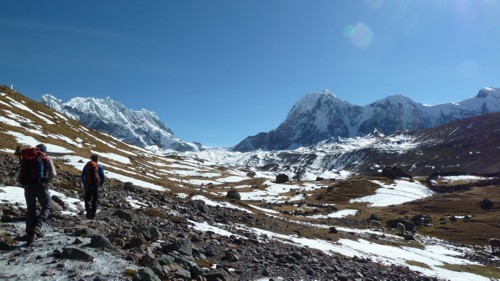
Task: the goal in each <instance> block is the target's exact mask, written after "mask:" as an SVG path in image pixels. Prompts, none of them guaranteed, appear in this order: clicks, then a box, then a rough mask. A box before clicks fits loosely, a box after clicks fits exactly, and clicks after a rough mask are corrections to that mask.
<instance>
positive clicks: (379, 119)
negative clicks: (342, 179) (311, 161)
mask: <svg viewBox="0 0 500 281" xmlns="http://www.w3.org/2000/svg"><path fill="white" fill-rule="evenodd" d="M499 111H500V89H494V88H484V89H481V90H480V91H479V93H478V94H477V95H476V96H475V97H473V98H470V99H467V100H464V101H461V102H455V103H447V104H441V105H436V106H427V105H424V104H421V103H416V102H414V101H412V100H411V99H409V98H407V97H404V96H401V95H396V96H389V97H387V98H385V99H382V100H379V101H376V102H373V103H371V104H369V105H366V106H363V107H361V106H355V105H351V104H350V103H348V102H345V101H343V100H341V99H339V98H337V97H336V96H335V95H334V94H333V93H331V92H330V91H324V92H323V93H314V94H309V95H306V96H305V97H303V98H302V99H301V100H299V101H298V102H297V103H296V104H295V105H294V106H293V107H292V109H291V110H290V112H289V114H288V116H287V118H286V119H285V121H284V122H283V123H281V124H280V125H279V126H278V127H277V128H276V129H274V130H271V131H270V132H267V133H259V134H257V135H255V136H250V137H247V138H246V139H244V140H243V141H241V142H240V143H239V144H237V145H236V146H235V147H234V150H235V151H241V152H245V151H252V150H256V149H263V150H282V149H295V148H298V147H301V146H310V145H314V144H316V143H318V142H320V141H322V140H325V139H328V138H331V137H334V138H335V137H344V138H346V137H356V136H364V135H366V134H369V133H371V132H372V131H373V130H374V129H377V130H379V131H380V132H382V133H384V134H386V135H388V134H392V133H395V132H397V131H400V130H412V131H420V130H424V129H428V128H432V127H435V126H438V125H442V124H445V123H448V122H451V121H454V120H458V119H461V118H467V117H471V116H478V115H482V114H487V113H491V112H499Z"/></svg>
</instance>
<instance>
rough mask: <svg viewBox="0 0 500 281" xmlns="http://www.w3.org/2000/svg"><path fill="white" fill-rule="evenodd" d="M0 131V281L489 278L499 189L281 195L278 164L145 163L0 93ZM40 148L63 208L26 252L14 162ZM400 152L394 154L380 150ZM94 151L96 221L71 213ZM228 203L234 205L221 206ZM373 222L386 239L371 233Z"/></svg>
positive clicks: (384, 183) (354, 186) (477, 180)
mask: <svg viewBox="0 0 500 281" xmlns="http://www.w3.org/2000/svg"><path fill="white" fill-rule="evenodd" d="M464 124H469V125H470V123H464ZM0 128H1V130H0V194H1V196H0V198H1V199H0V206H1V208H0V209H1V210H2V213H1V217H2V221H1V223H0V238H1V239H0V264H1V267H2V268H4V269H6V270H4V271H3V272H2V273H0V279H8V280H30V279H37V278H40V276H42V275H44V276H52V278H54V279H55V280H67V279H77V280H98V279H100V280H141V278H142V280H161V279H163V280H172V279H173V278H180V279H184V280H217V278H218V279H219V280H270V279H274V280H279V279H285V280H289V279H292V278H293V279H303V280H331V279H335V278H337V279H340V280H351V279H355V278H361V279H367V278H372V279H375V280H401V279H406V280H429V279H430V280H437V279H448V280H489V279H490V278H496V279H498V278H500V272H499V270H498V266H499V264H500V260H499V259H498V253H493V254H492V253H491V251H489V249H487V248H486V247H485V241H486V240H487V239H488V238H490V237H491V236H494V233H498V228H499V226H498V216H499V215H500V206H499V203H498V202H500V193H499V192H498V184H497V183H496V181H495V178H491V177H489V176H479V175H476V176H471V175H469V176H463V175H462V176H458V175H454V176H443V177H440V178H435V179H433V180H434V183H435V186H450V187H453V186H460V185H464V186H465V185H467V188H464V189H460V190H461V192H449V193H441V194H440V193H437V192H436V191H435V190H433V189H431V188H429V187H428V186H427V177H419V176H417V175H414V177H413V178H412V179H410V178H406V177H403V178H396V179H391V178H387V177H382V176H381V175H380V174H377V175H376V176H368V175H364V176H363V175H358V176H353V175H352V174H348V173H347V170H345V171H344V172H345V173H344V172H342V171H340V170H339V171H337V172H338V173H337V174H335V173H334V174H335V175H336V177H335V179H330V178H325V179H322V180H321V179H318V180H315V179H313V180H310V179H303V180H301V181H288V182H283V183H278V182H276V175H277V174H278V173H280V172H282V170H280V169H281V168H282V167H284V166H280V165H278V166H276V167H278V168H277V169H273V168H271V167H268V169H263V168H262V167H261V168H257V166H260V165H254V166H250V165H246V164H245V163H240V164H239V165H237V163H236V162H232V163H233V164H232V165H222V164H220V163H221V162H216V161H213V159H215V157H213V158H210V157H208V156H207V155H209V154H213V155H218V154H219V153H220V151H219V150H213V151H203V152H199V153H170V154H166V155H164V154H160V153H159V152H158V153H155V152H153V151H148V150H145V149H143V148H140V147H136V146H132V145H129V144H126V143H124V142H122V141H120V140H118V139H116V138H114V137H111V136H109V135H106V134H102V133H100V132H98V131H94V130H92V129H89V128H86V127H84V126H82V125H81V124H80V123H78V122H77V121H75V120H72V119H69V118H67V117H65V116H64V115H62V114H60V113H57V112H55V111H53V110H52V109H50V108H48V107H46V106H44V105H41V104H39V103H37V102H34V101H32V100H30V99H28V98H26V97H24V96H23V95H21V94H19V93H16V92H14V91H11V90H9V89H5V88H2V89H0ZM436 133H437V132H435V133H430V131H426V134H427V135H424V134H422V135H421V136H420V138H422V140H431V139H433V138H432V136H433V134H436ZM480 135H481V134H477V136H480ZM425 136H427V137H425ZM372 138H373V139H378V138H380V136H376V135H373V136H372ZM349 141H351V142H353V143H354V142H355V141H357V140H356V139H352V140H349ZM40 142H44V143H46V144H47V146H48V149H49V154H50V155H51V156H52V157H53V158H54V160H55V163H56V166H57V169H58V171H59V175H58V177H57V180H56V181H55V182H54V183H53V186H52V192H53V195H56V196H57V197H58V198H59V199H61V201H62V202H63V204H62V205H60V204H59V205H54V211H53V213H52V216H51V218H50V219H49V221H48V222H47V225H46V227H45V229H44V231H45V233H46V236H45V237H44V238H42V239H39V240H37V241H36V242H35V247H32V248H25V247H24V246H23V245H24V244H23V243H24V242H23V226H24V225H23V223H22V221H23V216H24V212H25V206H24V205H23V201H24V199H23V196H22V189H21V188H19V187H18V186H17V182H16V169H17V163H16V159H15V157H14V155H13V154H14V149H15V147H16V146H17V145H20V146H26V145H35V144H37V143H40ZM344 143H345V144H346V143H348V140H345V142H344ZM356 143H357V144H358V145H359V142H356ZM398 144H399V145H402V144H404V143H403V142H397V141H394V142H392V143H391V145H392V146H396V145H398ZM325 145H327V144H326V143H325ZM332 145H333V144H332ZM429 146H430V145H429ZM394 151H396V150H394ZM397 151H401V147H400V148H398V149H397ZM91 153H98V154H99V155H100V159H101V162H102V163H103V165H104V167H105V169H106V176H107V178H108V179H109V181H108V182H107V184H106V189H105V191H104V193H103V196H102V198H101V206H100V208H99V213H98V214H97V216H96V218H97V219H96V220H86V219H85V218H84V217H85V216H84V215H83V214H82V211H81V210H82V201H81V193H82V190H81V187H80V183H79V173H80V170H81V168H82V167H83V164H84V163H85V161H87V159H88V157H89V156H90V154H91ZM281 153H284V154H286V153H289V152H286V151H283V152H281ZM295 153H298V151H297V152H295ZM224 155H225V154H224ZM204 156H206V157H204ZM238 156H241V154H235V155H233V157H235V158H237V157H238ZM246 156H247V157H249V158H247V159H250V158H252V156H250V155H246ZM253 156H254V157H260V156H259V154H254V155H253ZM294 157H296V159H297V158H302V157H304V158H307V157H308V156H307V155H303V156H300V155H298V154H297V156H294ZM254 159H257V158H254ZM256 162H259V160H256ZM485 183H489V184H486V185H485ZM435 186H434V185H433V186H432V187H433V188H434V187H435ZM229 191H231V192H229ZM233 193H237V194H238V195H239V196H240V198H239V199H237V196H236V197H233V198H232V199H231V198H228V195H230V194H233ZM485 198H488V199H489V200H491V201H492V202H494V204H493V206H492V207H491V208H490V209H489V210H485V209H482V208H481V207H480V203H481V201H482V200H483V199H485ZM456 202H461V204H457V203H456ZM57 206H59V207H57ZM375 217H377V218H378V219H379V220H380V221H381V222H382V223H383V224H384V226H385V228H386V229H385V232H380V231H376V230H370V229H368V227H369V225H368V223H367V221H369V219H371V218H375ZM398 219H399V220H403V221H404V222H405V224H407V226H408V231H407V232H406V233H405V234H404V235H398V234H397V233H396V231H395V230H394V229H393V228H392V227H391V220H398ZM422 219H424V220H422ZM424 221H425V222H426V223H425V224H424V223H422V224H419V225H417V226H416V227H415V229H414V230H413V229H410V226H411V223H413V224H416V222H424ZM429 222H430V223H429ZM82 252H83V253H82ZM89 260H93V262H91V263H90V262H88V261H89ZM27 269H29V270H27ZM139 276H141V277H139ZM203 278H204V279H203Z"/></svg>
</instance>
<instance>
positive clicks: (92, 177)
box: [84, 161, 100, 186]
mask: <svg viewBox="0 0 500 281" xmlns="http://www.w3.org/2000/svg"><path fill="white" fill-rule="evenodd" d="M84 169H85V185H93V186H98V185H99V181H100V179H99V173H98V172H97V171H98V169H99V166H98V165H97V162H94V161H89V162H87V164H85V168H84Z"/></svg>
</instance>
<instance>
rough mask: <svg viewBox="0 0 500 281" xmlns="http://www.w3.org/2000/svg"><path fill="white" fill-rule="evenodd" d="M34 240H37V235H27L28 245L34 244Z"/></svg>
mask: <svg viewBox="0 0 500 281" xmlns="http://www.w3.org/2000/svg"><path fill="white" fill-rule="evenodd" d="M33 242H35V237H33V236H30V237H26V247H30V246H31V245H33Z"/></svg>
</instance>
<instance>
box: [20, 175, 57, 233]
mask: <svg viewBox="0 0 500 281" xmlns="http://www.w3.org/2000/svg"><path fill="white" fill-rule="evenodd" d="M23 187H24V198H25V199H26V236H27V237H33V236H34V235H35V227H40V228H41V227H42V225H43V223H44V222H45V221H46V220H47V218H48V217H49V214H50V209H51V207H50V192H49V185H48V184H46V183H42V184H31V185H25V186H23ZM37 200H38V203H40V206H41V207H42V210H41V211H40V214H39V215H38V216H37V214H36V201H37Z"/></svg>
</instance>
